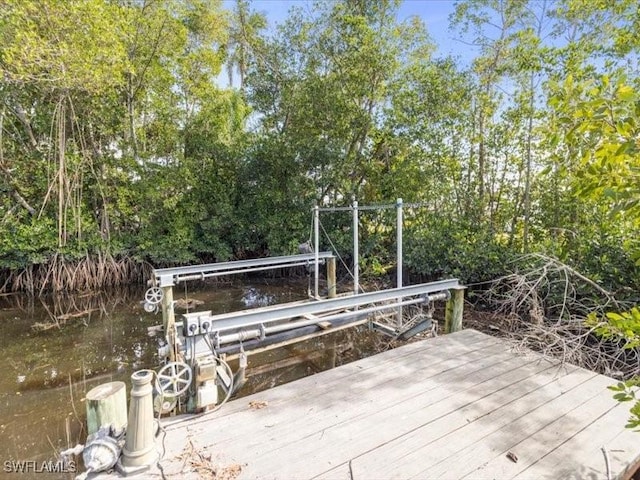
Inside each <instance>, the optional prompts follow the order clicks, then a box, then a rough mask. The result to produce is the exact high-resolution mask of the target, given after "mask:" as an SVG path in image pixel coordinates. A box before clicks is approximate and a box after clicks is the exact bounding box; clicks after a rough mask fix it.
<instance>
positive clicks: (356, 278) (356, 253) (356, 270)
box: [353, 197, 360, 295]
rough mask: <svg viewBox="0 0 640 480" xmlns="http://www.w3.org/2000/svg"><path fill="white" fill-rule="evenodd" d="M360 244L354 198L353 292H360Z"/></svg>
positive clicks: (356, 202)
mask: <svg viewBox="0 0 640 480" xmlns="http://www.w3.org/2000/svg"><path fill="white" fill-rule="evenodd" d="M359 263H360V245H359V233H358V201H357V200H356V199H355V197H354V198H353V293H354V295H357V294H358V293H360V267H359Z"/></svg>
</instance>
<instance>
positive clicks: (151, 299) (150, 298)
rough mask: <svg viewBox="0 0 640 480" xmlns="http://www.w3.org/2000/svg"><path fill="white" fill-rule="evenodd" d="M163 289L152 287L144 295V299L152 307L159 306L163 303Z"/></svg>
mask: <svg viewBox="0 0 640 480" xmlns="http://www.w3.org/2000/svg"><path fill="white" fill-rule="evenodd" d="M162 295H163V293H162V289H161V288H160V287H151V288H150V289H148V290H147V291H146V292H145V294H144V299H145V300H146V301H147V302H148V303H150V304H151V305H157V304H158V303H160V302H161V301H162Z"/></svg>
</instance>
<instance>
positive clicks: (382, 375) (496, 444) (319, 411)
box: [153, 330, 640, 480]
mask: <svg viewBox="0 0 640 480" xmlns="http://www.w3.org/2000/svg"><path fill="white" fill-rule="evenodd" d="M612 383H614V381H613V380H612V379H610V378H607V377H604V376H602V375H597V374H594V373H592V372H588V371H586V370H583V369H580V368H577V367H573V366H570V365H565V366H560V365H559V364H558V362H550V361H548V360H545V359H543V358H542V357H541V356H539V355H536V354H532V353H527V354H516V353H513V352H511V351H509V348H508V346H507V344H506V343H504V342H502V341H501V340H499V339H496V338H492V337H490V336H487V335H484V334H481V333H479V332H476V331H473V330H464V331H462V332H458V333H455V334H451V335H446V336H443V337H438V338H435V339H430V340H426V341H423V342H416V343H413V344H409V345H406V346H403V347H400V348H398V349H395V350H391V351H387V352H384V353H381V354H379V355H376V356H374V357H369V358H367V359H363V360H360V361H358V362H354V363H352V364H349V365H345V366H342V367H338V368H336V369H333V370H330V371H326V372H323V373H320V374H317V375H314V376H311V377H306V378H304V379H301V380H298V381H295V382H292V383H290V384H286V385H282V386H279V387H276V388H273V389H271V390H268V391H265V392H261V393H257V394H254V395H251V396H249V397H245V398H241V399H239V400H235V401H233V402H230V403H229V404H227V405H225V406H224V407H223V408H222V409H221V410H220V411H218V412H214V413H211V414H208V415H204V416H200V417H195V418H191V419H190V420H187V421H184V422H177V423H174V424H173V425H171V426H168V427H167V440H166V455H165V457H164V459H163V461H162V465H163V468H164V471H165V474H166V475H179V476H180V477H181V478H198V475H197V474H196V473H195V472H188V471H187V470H188V465H186V464H185V461H184V457H180V453H181V452H182V450H183V449H184V447H185V445H190V444H193V445H194V447H195V448H196V449H198V450H200V451H206V452H208V453H209V454H211V455H212V458H213V459H214V460H215V461H216V462H218V463H221V464H223V465H225V464H226V465H229V464H241V465H243V470H242V474H241V476H240V478H241V479H254V478H255V479H258V478H260V479H282V480H285V479H298V478H316V479H322V480H328V479H338V480H352V479H357V480H360V479H374V480H375V479H391V478H402V479H404V478H429V479H431V478H445V479H454V478H470V479H476V478H480V479H482V478H496V479H501V478H519V479H534V478H536V479H537V478H541V479H545V478H547V479H551V478H561V477H564V478H606V470H605V463H604V455H603V453H602V451H601V450H600V446H601V445H602V444H605V445H606V446H607V448H608V455H609V457H610V460H611V468H612V473H613V475H614V477H612V478H615V475H618V474H620V473H622V472H623V471H624V469H625V468H627V467H628V466H629V464H631V463H633V462H634V461H636V460H637V459H638V456H639V455H638V454H640V434H637V433H633V432H629V431H625V430H624V428H623V426H624V422H625V420H626V418H627V417H628V412H627V410H626V409H625V405H618V404H617V402H615V400H613V399H612V397H611V392H610V391H608V390H607V389H606V387H607V386H608V385H611V384H612ZM253 400H255V401H263V402H266V407H265V408H264V409H259V410H254V409H251V408H249V402H251V401H253ZM634 435H635V436H634ZM190 442H191V443H190ZM510 451H511V452H513V453H515V454H516V455H517V456H518V462H517V463H514V462H513V461H511V460H509V459H508V458H507V456H506V454H507V453H508V452H510ZM153 474H155V475H157V474H159V472H158V471H157V470H156V471H155V472H154V473H153Z"/></svg>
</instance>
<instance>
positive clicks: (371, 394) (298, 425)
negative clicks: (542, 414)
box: [191, 343, 512, 451]
mask: <svg viewBox="0 0 640 480" xmlns="http://www.w3.org/2000/svg"><path fill="white" fill-rule="evenodd" d="M482 345H483V346H484V344H482ZM503 350H504V347H503V346H501V345H496V344H492V343H490V344H488V346H484V348H481V349H478V350H474V351H471V352H468V353H467V354H466V355H465V356H463V357H456V356H455V355H456V353H455V352H450V356H449V357H448V358H447V356H443V358H442V359H440V358H438V357H437V356H435V355H431V354H422V355H412V356H409V357H405V360H406V359H407V358H409V359H411V362H409V363H404V364H402V365H401V366H397V365H393V364H391V365H388V366H387V368H385V369H382V368H381V369H379V370H377V371H372V372H369V373H370V374H369V375H360V376H358V377H355V378H353V379H352V382H351V383H350V384H349V386H348V389H345V388H344V387H345V384H344V383H343V385H342V388H338V389H333V388H324V387H322V386H320V388H318V389H317V390H316V392H314V394H313V397H312V401H309V400H308V399H307V398H299V397H296V396H293V395H292V396H290V397H289V398H288V399H287V400H286V401H282V402H280V403H279V404H275V405H274V404H273V403H272V398H271V395H270V393H272V392H273V390H271V391H268V392H262V394H257V395H252V396H250V397H246V398H245V399H242V400H240V401H243V402H246V403H244V405H245V408H244V410H243V411H240V412H236V414H235V415H233V416H226V417H222V418H217V419H216V420H215V421H214V422H213V423H214V424H215V428H214V429H211V428H210V427H209V426H208V424H209V423H210V422H207V424H205V425H204V426H202V428H199V426H198V424H194V423H191V431H192V432H193V433H194V434H197V435H199V436H201V438H202V440H203V442H207V443H208V442H211V443H216V444H220V445H222V444H224V445H225V448H226V450H227V451H229V445H233V442H234V441H236V440H237V441H242V446H241V449H242V451H245V450H246V449H248V448H251V447H252V446H255V447H256V448H257V449H259V450H263V449H264V448H265V442H268V443H269V447H270V448H272V447H273V446H274V445H275V443H274V440H273V439H272V438H271V437H272V436H273V434H272V433H271V432H273V431H277V430H278V428H281V429H282V430H285V431H286V432H287V434H286V435H280V436H279V437H278V439H277V440H278V442H277V444H278V445H279V444H281V443H282V442H284V441H285V440H288V441H289V442H291V443H295V442H296V441H298V440H299V439H300V438H301V437H305V436H309V435H313V434H315V433H318V432H321V431H323V430H324V429H326V428H328V427H330V426H332V425H334V424H337V423H339V422H341V421H343V420H345V419H351V418H353V417H357V418H359V417H360V416H361V415H363V414H366V412H368V411H374V410H375V411H378V410H381V409H384V408H392V407H393V406H394V405H395V404H396V403H398V402H399V401H401V399H398V397H397V396H396V395H383V394H381V392H383V391H391V392H395V391H397V389H403V394H404V395H406V396H410V395H412V394H413V395H416V394H419V393H421V392H423V391H425V390H432V389H434V388H436V384H432V383H428V382H424V380H426V379H429V378H435V377H438V378H439V381H440V382H445V381H448V379H449V378H464V377H469V376H473V375H474V374H475V373H476V372H477V371H480V370H484V371H486V372H487V373H490V372H491V370H489V369H487V367H488V366H491V365H494V364H495V363H497V362H498V361H499V359H502V360H503V361H504V360H508V359H511V358H512V356H511V355H510V354H508V353H505V352H504V351H503ZM414 357H415V358H414ZM494 357H499V359H495V358H494ZM470 364H471V365H473V369H471V370H470V369H469V365H470ZM455 372H458V373H457V375H456V376H455V377H451V376H452V375H454V374H455ZM491 375H495V373H491ZM408 379H411V381H408ZM294 383H297V382H294ZM252 400H261V401H266V402H267V403H268V407H267V408H265V409H264V410H261V411H260V412H254V411H251V410H249V409H248V408H247V407H246V405H248V403H249V402H250V401H252ZM336 407H337V409H336ZM334 409H335V411H334ZM327 413H329V414H331V415H327ZM265 429H266V430H265ZM292 436H293V438H291V437H292Z"/></svg>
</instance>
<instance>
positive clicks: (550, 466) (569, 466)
mask: <svg viewBox="0 0 640 480" xmlns="http://www.w3.org/2000/svg"><path fill="white" fill-rule="evenodd" d="M628 417H629V411H628V408H626V405H622V404H618V405H617V406H614V407H613V408H612V409H611V410H609V411H607V412H605V413H604V414H603V415H600V416H599V417H597V418H593V421H592V422H591V423H589V425H587V426H586V427H585V428H583V429H581V430H580V431H579V432H577V433H575V434H574V435H572V436H570V437H569V438H567V439H566V440H565V441H564V442H563V443H562V444H561V445H559V446H558V447H557V448H555V449H554V450H553V451H551V452H549V453H548V454H546V455H542V456H540V458H538V459H537V460H536V461H535V462H533V463H532V464H531V465H529V466H528V467H527V468H526V469H525V470H523V471H522V472H520V473H519V474H518V475H516V476H515V477H514V478H516V479H518V480H524V479H540V480H545V479H546V480H556V479H558V478H564V477H571V476H574V477H575V475H576V474H578V476H579V477H580V478H587V477H589V476H592V477H593V476H596V477H598V476H603V474H602V472H600V469H596V468H593V467H591V466H590V465H591V464H592V463H593V462H594V459H597V458H599V457H602V458H603V459H604V454H603V452H602V450H601V446H606V447H607V449H611V447H610V445H611V442H613V441H614V440H615V438H616V437H617V436H618V435H619V434H620V429H621V428H622V426H623V425H625V423H626V420H627V418H628ZM616 425H618V426H620V429H616V428H615V426H616ZM596 439H597V441H596ZM635 440H636V446H635V447H636V448H635V451H636V452H638V453H640V445H638V442H640V438H636V439H635ZM614 453H618V452H614ZM621 466H622V462H618V464H617V465H614V466H613V467H617V468H613V471H615V472H620V471H621V470H622V468H621ZM598 472H600V473H598Z"/></svg>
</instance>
